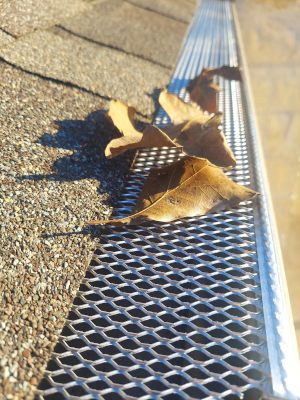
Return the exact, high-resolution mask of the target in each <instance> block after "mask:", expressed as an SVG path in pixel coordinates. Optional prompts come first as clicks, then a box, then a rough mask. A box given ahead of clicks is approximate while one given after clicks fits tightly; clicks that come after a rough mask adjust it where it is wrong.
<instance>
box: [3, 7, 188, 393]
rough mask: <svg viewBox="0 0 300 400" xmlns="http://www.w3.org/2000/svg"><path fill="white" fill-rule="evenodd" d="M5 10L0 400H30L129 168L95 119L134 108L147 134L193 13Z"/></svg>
mask: <svg viewBox="0 0 300 400" xmlns="http://www.w3.org/2000/svg"><path fill="white" fill-rule="evenodd" d="M6 3H9V4H8V5H7V4H6ZM6 3H5V6H4V7H3V8H2V11H1V12H2V15H1V16H0V28H1V29H2V30H1V29H0V75H1V79H0V86H1V97H0V115H1V116H0V123H1V130H0V143H1V147H0V153H1V157H0V207H1V216H0V232H1V236H0V243H1V244H0V359H1V362H0V377H1V378H0V380H1V382H0V383H1V385H0V398H1V396H2V397H3V398H4V399H12V398H14V396H17V397H16V398H22V399H23V398H24V399H26V400H31V399H33V397H34V390H35V388H36V386H37V385H38V382H39V380H40V379H41V377H42V375H43V370H44V368H45V367H46V364H47V361H48V359H49V357H50V355H51V351H52V349H53V346H54V345H55V343H56V340H57V337H58V335H59V334H60V331H61V329H62V326H63V325H64V321H65V319H66V317H67V315H68V310H69V307H70V306H71V304H72V301H73V298H74V296H75V294H76V291H77V290H78V288H79V284H80V281H81V279H82V277H83V276H84V274H85V268H86V266H87V265H88V263H89V262H90V257H91V254H92V252H93V249H94V245H95V241H96V239H97V237H99V232H100V231H99V229H100V228H93V229H90V228H87V227H86V225H85V223H86V221H87V220H90V219H95V218H102V217H105V218H107V217H108V216H109V214H110V207H111V206H113V204H114V202H115V200H116V198H117V197H118V194H119V192H120V190H121V188H122V183H123V181H124V176H125V175H126V173H127V171H128V169H129V166H130V163H131V161H132V159H133V156H134V153H133V152H128V153H125V154H123V155H121V156H119V157H118V158H115V159H113V160H107V159H105V157H104V149H105V146H106V144H107V143H108V141H109V140H110V139H111V138H113V137H116V135H117V134H118V133H117V130H116V129H115V128H114V127H112V126H111V124H110V123H109V122H108V121H107V120H106V119H105V118H104V112H105V110H107V109H108V107H109V99H110V98H112V99H120V100H122V101H123V102H125V103H126V104H129V105H133V106H135V107H136V108H137V111H138V114H137V119H138V121H137V124H138V126H139V127H140V129H142V128H143V126H144V123H145V122H147V123H150V122H151V119H152V117H153V113H154V111H155V109H156V107H157V102H156V99H157V96H158V94H159V91H160V89H161V88H163V87H164V86H166V85H167V84H168V81H169V78H170V75H171V71H172V67H173V65H174V62H175V60H176V57H177V55H178V51H179V49H180V47H181V42H182V39H183V37H184V34H185V31H186V29H187V27H188V25H187V22H189V19H191V17H192V12H193V9H194V7H195V4H194V2H193V1H191V2H190V1H188V0H160V1H159V2H156V1H153V2H147V1H146V0H145V1H143V0H140V1H138V0H136V1H135V0H131V1H130V2H129V1H126V2H125V1H121V0H112V1H103V0H102V1H79V0H76V1H74V0H72V1H65V2H60V1H53V2H48V1H46V0H39V1H38V2H34V1H32V0H25V1H23V0H22V2H21V1H19V0H18V1H15V2H6ZM21 3H22V4H21ZM130 3H132V4H130ZM133 3H134V5H133ZM138 6H140V7H138ZM149 8H151V11H149ZM160 14H161V15H160ZM180 16H181V17H182V20H184V22H178V19H179V17H180ZM126 18H128V20H127V21H126V20H125V19H126ZM97 21H99V24H98V25H97ZM55 24H56V25H55ZM51 25H55V26H52V27H50V28H49V26H51ZM58 25H60V26H58ZM13 36H14V37H15V38H14V37H13Z"/></svg>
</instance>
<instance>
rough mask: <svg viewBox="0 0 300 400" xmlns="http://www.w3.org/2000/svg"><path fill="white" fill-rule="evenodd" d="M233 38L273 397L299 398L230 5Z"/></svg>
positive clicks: (292, 339)
mask: <svg viewBox="0 0 300 400" xmlns="http://www.w3.org/2000/svg"><path fill="white" fill-rule="evenodd" d="M231 7H232V14H233V19H234V25H235V30H236V37H237V46H238V53H239V54H238V55H239V58H240V60H239V64H240V65H242V67H243V77H244V85H242V86H243V92H244V93H243V102H244V112H245V114H246V116H247V118H246V120H247V122H248V124H249V126H248V133H249V134H250V137H251V141H252V149H251V150H252V154H251V157H252V158H253V160H254V163H252V165H253V167H254V168H253V169H254V171H253V176H254V179H255V182H254V183H255V185H256V189H257V190H258V191H259V192H260V193H261V196H259V198H258V199H257V201H256V202H255V203H256V205H255V207H254V212H255V214H256V221H258V223H257V224H256V236H257V254H258V260H259V266H260V277H261V287H262V298H263V306H264V316H265V325H266V335H267V346H268V353H269V361H270V369H271V377H272V386H273V394H274V396H275V398H284V399H291V400H292V399H293V400H294V399H299V398H300V385H299V383H298V381H299V378H300V364H299V358H298V348H297V342H296V335H295V330H294V326H293V319H292V312H291V305H290V300H289V295H288V289H287V283H286V277H285V271H284V266H283V260H282V255H281V250H280V244H279V239H278V234H277V229H276V222H275V216H274V211H273V206H272V201H271V195H270V189H269V183H268V177H267V172H266V167H265V163H264V157H263V153H262V145H261V140H260V133H259V129H258V124H257V119H256V114H255V108H254V101H253V94H252V90H251V86H250V78H249V71H248V65H247V61H246V56H245V51H244V47H243V39H242V35H241V29H240V25H239V20H238V15H237V10H236V5H235V3H234V2H232V3H231Z"/></svg>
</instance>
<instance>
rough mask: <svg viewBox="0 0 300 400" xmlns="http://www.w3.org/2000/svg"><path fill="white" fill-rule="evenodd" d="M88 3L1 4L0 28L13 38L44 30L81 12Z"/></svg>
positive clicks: (32, 0)
mask: <svg viewBox="0 0 300 400" xmlns="http://www.w3.org/2000/svg"><path fill="white" fill-rule="evenodd" d="M88 8H89V3H87V2H85V1H82V0H64V1H61V0H51V1H45V0H14V1H4V2H1V8H0V28H1V29H2V30H4V31H5V32H7V33H9V34H10V35H12V36H14V37H21V36H23V35H26V34H28V33H30V32H33V31H35V30H37V29H44V28H46V27H48V26H51V25H54V24H56V23H58V22H59V21H61V20H63V19H65V18H69V17H71V16H73V15H76V14H78V13H81V12H83V11H84V10H87V9H88Z"/></svg>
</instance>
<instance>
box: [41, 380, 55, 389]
mask: <svg viewBox="0 0 300 400" xmlns="http://www.w3.org/2000/svg"><path fill="white" fill-rule="evenodd" d="M51 388H52V386H51V384H50V383H49V382H48V381H47V379H45V378H44V379H42V380H41V382H40V384H39V386H38V390H47V389H51Z"/></svg>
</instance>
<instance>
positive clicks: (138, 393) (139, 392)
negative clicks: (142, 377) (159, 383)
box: [124, 386, 147, 399]
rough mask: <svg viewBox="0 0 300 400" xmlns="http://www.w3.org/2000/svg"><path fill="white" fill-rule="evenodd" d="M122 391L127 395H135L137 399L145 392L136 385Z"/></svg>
mask: <svg viewBox="0 0 300 400" xmlns="http://www.w3.org/2000/svg"><path fill="white" fill-rule="evenodd" d="M124 392H125V393H126V394H127V396H130V397H135V398H137V399H140V398H141V397H142V396H145V395H146V394H147V393H146V392H145V391H144V390H143V389H141V388H140V387H137V386H135V387H132V388H130V389H125V390H124Z"/></svg>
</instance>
